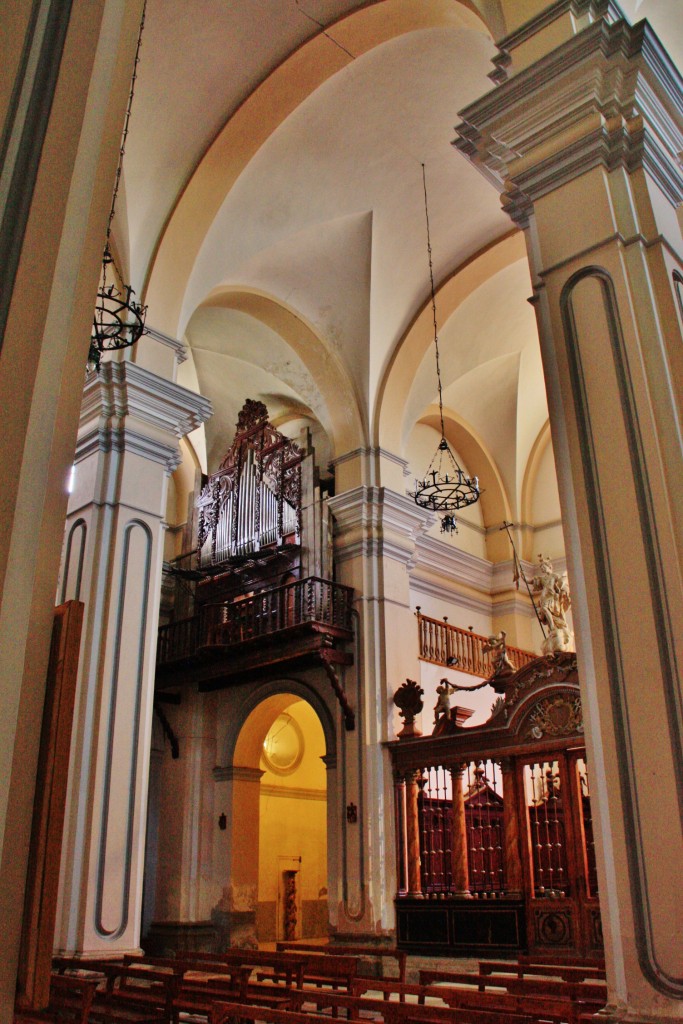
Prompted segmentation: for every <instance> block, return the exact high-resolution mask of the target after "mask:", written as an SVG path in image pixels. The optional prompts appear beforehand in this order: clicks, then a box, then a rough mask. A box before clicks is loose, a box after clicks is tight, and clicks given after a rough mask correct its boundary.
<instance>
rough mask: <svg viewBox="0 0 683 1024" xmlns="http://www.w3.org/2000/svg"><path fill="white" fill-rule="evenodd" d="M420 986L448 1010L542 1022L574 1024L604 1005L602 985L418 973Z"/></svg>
mask: <svg viewBox="0 0 683 1024" xmlns="http://www.w3.org/2000/svg"><path fill="white" fill-rule="evenodd" d="M419 977H420V984H423V985H429V986H432V991H434V988H436V990H437V991H438V992H439V993H440V994H441V998H443V1000H444V1001H445V1002H447V1003H448V1005H449V1006H453V1007H456V1008H457V1007H462V1006H486V1007H489V1008H492V1009H493V1008H496V1009H504V1008H506V1007H507V1008H508V1009H509V1010H510V1011H514V1012H528V1013H532V1014H534V1015H535V1016H536V1017H537V1018H539V1019H542V1020H552V1021H557V1022H568V1024H577V1022H578V1021H579V1018H580V1016H581V1014H582V1013H585V1012H587V1011H589V1010H590V1011H592V1012H596V1011H597V1010H599V1009H601V1008H602V1007H603V1006H604V1005H605V1003H606V1002H607V987H606V985H604V983H602V982H594V983H591V982H566V981H561V980H553V979H541V978H518V977H517V976H516V975H507V976H506V975H495V974H494V975H483V974H465V973H458V972H453V971H434V970H422V971H420V975H419Z"/></svg>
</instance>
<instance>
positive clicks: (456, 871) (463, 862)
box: [450, 764, 472, 897]
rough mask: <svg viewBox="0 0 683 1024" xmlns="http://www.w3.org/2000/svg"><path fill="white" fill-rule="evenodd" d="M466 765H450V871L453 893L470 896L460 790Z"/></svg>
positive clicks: (465, 830) (463, 810)
mask: <svg viewBox="0 0 683 1024" xmlns="http://www.w3.org/2000/svg"><path fill="white" fill-rule="evenodd" d="M465 768H466V765H464V764H455V765H451V767H450V773H451V784H452V787H453V796H452V801H453V843H452V848H451V854H452V861H451V863H452V872H453V895H454V896H468V897H469V896H471V895H472V894H471V892H470V875H469V859H468V856H467V824H466V822H465V794H464V793H463V791H462V776H463V772H464V771H465Z"/></svg>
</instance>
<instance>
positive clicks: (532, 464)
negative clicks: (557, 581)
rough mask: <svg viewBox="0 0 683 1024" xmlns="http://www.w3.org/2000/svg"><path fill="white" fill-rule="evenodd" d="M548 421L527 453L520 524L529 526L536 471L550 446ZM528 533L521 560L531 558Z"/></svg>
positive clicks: (530, 538) (530, 540)
mask: <svg viewBox="0 0 683 1024" xmlns="http://www.w3.org/2000/svg"><path fill="white" fill-rule="evenodd" d="M550 441H551V436H550V420H546V421H545V423H544V424H543V426H542V427H541V429H540V430H539V432H538V434H537V436H536V440H535V441H534V443H533V445H532V447H531V451H530V452H529V458H528V459H527V464H526V468H525V470H524V479H523V481H522V500H521V510H522V522H523V523H524V524H526V525H529V526H531V525H532V524H531V512H532V509H531V505H532V502H533V498H534V488H535V486H536V480H537V478H538V470H539V467H540V465H541V460H542V459H543V456H544V454H545V452H546V449H547V447H548V445H549V444H550ZM529 534H530V531H526V532H525V534H524V537H525V545H524V550H523V551H522V557H523V558H531V544H532V536H530V535H529Z"/></svg>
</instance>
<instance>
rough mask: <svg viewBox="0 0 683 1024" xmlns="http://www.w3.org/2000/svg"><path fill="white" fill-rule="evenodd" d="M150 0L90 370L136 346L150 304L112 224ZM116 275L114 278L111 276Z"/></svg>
mask: <svg viewBox="0 0 683 1024" xmlns="http://www.w3.org/2000/svg"><path fill="white" fill-rule="evenodd" d="M146 9H147V0H145V3H144V5H143V8H142V17H141V19H140V29H139V31H138V42H137V47H136V49H135V62H134V64H133V76H132V78H131V81H130V94H129V96H128V106H127V107H126V117H125V120H124V122H123V134H122V136H121V148H120V149H119V163H118V167H117V168H116V180H115V182H114V192H113V195H112V199H111V209H110V211H109V221H108V222H107V236H106V240H105V243H104V253H103V254H102V276H101V279H100V287H99V290H98V292H97V299H96V300H95V315H94V317H93V325H92V333H91V336H90V351H89V353H88V369H89V370H90V369H96V370H99V368H100V361H101V358H102V353H103V352H113V351H116V350H117V349H122V348H129V347H130V346H131V345H134V344H135V342H136V341H138V340H139V339H140V338H141V337H142V335H143V334H144V333H145V316H146V314H147V307H146V306H143V305H142V304H141V303H140V302H136V301H135V298H134V296H135V292H134V291H133V289H132V288H131V286H130V285H129V284H124V282H123V275H122V274H121V273H120V271H119V269H118V267H117V266H116V263H115V261H114V255H113V253H112V248H111V226H112V221H113V220H114V210H115V208H116V198H117V196H118V194H119V185H120V183H121V171H122V168H123V155H124V153H125V149H126V138H127V136H128V124H129V122H130V111H131V107H132V105H133V94H134V92H135V80H136V78H137V67H138V61H139V60H140V43H141V41H142V30H143V28H144V27H145V11H146ZM112 277H113V280H111V278H112Z"/></svg>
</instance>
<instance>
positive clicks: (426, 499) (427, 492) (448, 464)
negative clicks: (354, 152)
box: [411, 164, 479, 533]
mask: <svg viewBox="0 0 683 1024" xmlns="http://www.w3.org/2000/svg"><path fill="white" fill-rule="evenodd" d="M422 185H423V187H424V199H425V219H426V221H427V256H428V259H429V282H430V286H431V296H432V318H433V321H434V351H435V354H436V379H437V383H438V386H439V417H440V420H441V440H440V441H439V444H438V447H437V449H436V452H435V453H434V457H433V458H432V461H431V462H430V463H429V469H428V470H427V473H426V474H425V477H424V479H423V480H416V481H415V490H414V491H412V492H411V496H412V497H413V498H414V499H415V504H416V505H419V506H420V508H426V509H429V510H430V511H431V512H436V513H437V514H439V515H440V516H441V532H442V533H457V532H458V524H457V519H456V516H455V513H456V512H459V511H460V509H462V508H466V507H467V506H468V505H473V504H474V503H475V502H476V501H478V500H479V480H478V478H477V477H476V476H475V477H469V476H466V474H465V472H464V470H463V469H462V468H461V466H460V465H459V463H458V461H457V459H456V458H455V456H454V454H453V452H452V451H451V449H450V446H449V444H448V441H447V440H446V431H445V429H444V422H443V396H442V389H441V368H440V366H439V334H438V329H437V324H436V298H435V293H434V266H433V263H432V243H431V237H430V233H429V206H428V203H427V178H426V175H425V165H424V164H422Z"/></svg>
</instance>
